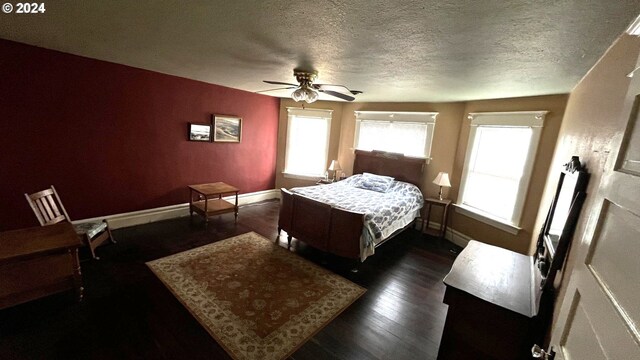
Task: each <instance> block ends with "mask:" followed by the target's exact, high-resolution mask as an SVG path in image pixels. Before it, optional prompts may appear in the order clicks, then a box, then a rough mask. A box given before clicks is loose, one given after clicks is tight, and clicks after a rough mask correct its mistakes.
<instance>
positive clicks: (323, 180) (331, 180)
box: [316, 179, 335, 185]
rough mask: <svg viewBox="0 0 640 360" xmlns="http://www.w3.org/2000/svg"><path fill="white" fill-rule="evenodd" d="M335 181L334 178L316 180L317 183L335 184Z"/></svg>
mask: <svg viewBox="0 0 640 360" xmlns="http://www.w3.org/2000/svg"><path fill="white" fill-rule="evenodd" d="M334 182H335V181H333V179H320V180H318V181H317V182H316V185H326V184H333V183H334Z"/></svg>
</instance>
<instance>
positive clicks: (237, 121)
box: [213, 115, 242, 143]
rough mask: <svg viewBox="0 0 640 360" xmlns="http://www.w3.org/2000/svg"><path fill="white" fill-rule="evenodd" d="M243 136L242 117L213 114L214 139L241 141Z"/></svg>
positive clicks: (219, 140) (218, 140) (217, 140)
mask: <svg viewBox="0 0 640 360" xmlns="http://www.w3.org/2000/svg"><path fill="white" fill-rule="evenodd" d="M241 138H242V118H240V117H237V116H232V115H213V141H215V142H234V143H239V142H240V139H241Z"/></svg>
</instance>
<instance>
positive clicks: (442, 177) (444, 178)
mask: <svg viewBox="0 0 640 360" xmlns="http://www.w3.org/2000/svg"><path fill="white" fill-rule="evenodd" d="M433 183H434V184H436V185H438V186H446V187H451V182H449V174H448V173H446V172H439V173H438V176H436V178H435V179H434V180H433Z"/></svg>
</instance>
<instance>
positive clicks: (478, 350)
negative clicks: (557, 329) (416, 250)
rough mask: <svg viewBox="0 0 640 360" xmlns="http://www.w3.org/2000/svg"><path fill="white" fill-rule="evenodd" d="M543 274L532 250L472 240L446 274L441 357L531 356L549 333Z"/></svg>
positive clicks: (500, 357)
mask: <svg viewBox="0 0 640 360" xmlns="http://www.w3.org/2000/svg"><path fill="white" fill-rule="evenodd" d="M539 274H540V273H539V271H537V268H535V267H534V264H533V257H531V256H526V255H522V254H519V253H516V252H513V251H509V250H506V249H503V248H499V247H496V246H492V245H487V244H484V243H481V242H478V241H473V240H472V241H470V242H469V244H468V245H467V247H466V248H465V249H464V250H462V252H461V253H460V255H458V258H457V259H456V261H455V262H454V263H453V267H452V268H451V271H450V272H449V274H448V275H447V276H446V277H445V278H444V283H445V285H446V286H447V289H446V291H445V295H444V300H443V301H444V303H446V304H447V305H449V310H448V312H447V320H446V322H445V326H444V332H443V334H442V340H441V342H440V350H439V352H438V359H509V360H513V359H530V358H531V350H530V349H531V347H532V346H533V344H534V343H535V342H538V344H540V342H539V341H540V338H541V337H542V336H543V335H544V334H540V332H541V331H540V329H541V328H540V326H542V325H543V324H544V323H543V322H542V321H541V320H540V319H539V317H538V316H537V315H538V310H539V304H540V296H541V291H540V290H539V284H540V280H541V278H540V275H539Z"/></svg>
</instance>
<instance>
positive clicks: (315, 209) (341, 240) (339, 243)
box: [278, 189, 364, 259]
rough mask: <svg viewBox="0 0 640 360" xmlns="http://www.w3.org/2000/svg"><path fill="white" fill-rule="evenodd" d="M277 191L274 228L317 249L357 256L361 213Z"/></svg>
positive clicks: (352, 257)
mask: <svg viewBox="0 0 640 360" xmlns="http://www.w3.org/2000/svg"><path fill="white" fill-rule="evenodd" d="M280 192H281V195H282V204H281V206H280V217H279V219H278V230H281V229H282V230H284V231H286V232H287V234H289V236H290V237H295V238H296V239H298V240H301V241H304V242H305V243H307V244H308V245H310V246H313V247H314V248H317V249H319V250H322V251H326V252H329V253H331V254H335V255H338V256H342V257H346V258H351V259H359V258H360V235H361V234H362V228H363V226H364V225H363V216H364V215H363V214H362V213H355V212H351V211H347V210H341V209H336V208H333V207H331V206H330V205H327V204H324V203H321V202H318V201H315V200H312V199H309V198H307V197H304V196H300V195H298V194H293V193H292V192H290V191H289V190H287V189H280ZM289 239H290V238H289Z"/></svg>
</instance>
